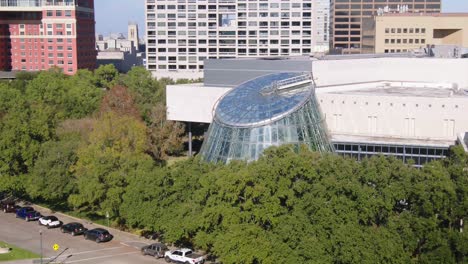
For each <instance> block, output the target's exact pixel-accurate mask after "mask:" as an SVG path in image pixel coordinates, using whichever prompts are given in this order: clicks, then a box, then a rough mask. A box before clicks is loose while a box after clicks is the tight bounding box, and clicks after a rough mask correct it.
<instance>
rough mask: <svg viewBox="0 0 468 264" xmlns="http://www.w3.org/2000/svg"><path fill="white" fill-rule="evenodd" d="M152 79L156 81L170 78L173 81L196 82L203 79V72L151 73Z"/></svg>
mask: <svg viewBox="0 0 468 264" xmlns="http://www.w3.org/2000/svg"><path fill="white" fill-rule="evenodd" d="M151 73H152V75H153V77H154V78H156V79H161V78H170V79H173V80H180V79H189V80H198V79H201V78H203V71H198V70H197V71H188V70H187V71H184V72H179V71H152V72H151Z"/></svg>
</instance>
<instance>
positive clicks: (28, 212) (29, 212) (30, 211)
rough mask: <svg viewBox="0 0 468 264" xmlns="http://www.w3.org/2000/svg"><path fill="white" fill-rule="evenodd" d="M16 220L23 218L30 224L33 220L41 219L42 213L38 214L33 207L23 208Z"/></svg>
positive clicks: (19, 210) (17, 212) (17, 213)
mask: <svg viewBox="0 0 468 264" xmlns="http://www.w3.org/2000/svg"><path fill="white" fill-rule="evenodd" d="M16 218H23V219H24V220H26V221H27V222H29V221H31V220H38V219H39V218H41V213H39V212H36V210H34V208H32V207H21V208H20V209H18V211H16Z"/></svg>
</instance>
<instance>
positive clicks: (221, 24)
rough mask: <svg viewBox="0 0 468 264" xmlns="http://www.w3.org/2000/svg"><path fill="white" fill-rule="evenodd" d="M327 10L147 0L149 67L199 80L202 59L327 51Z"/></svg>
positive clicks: (299, 4) (318, 0)
mask: <svg viewBox="0 0 468 264" xmlns="http://www.w3.org/2000/svg"><path fill="white" fill-rule="evenodd" d="M329 10H330V0H292V1H288V2H279V1H274V0H267V1H260V0H254V1H246V0H226V1H222V2H211V1H206V0H204V1H197V2H195V1H191V0H189V1H187V0H181V1H178V2H177V3H176V2H173V1H163V0H146V14H145V15H146V38H147V40H146V44H147V50H146V51H147V68H148V69H149V70H150V71H152V72H153V73H154V76H156V77H172V78H199V77H201V76H202V70H203V67H204V65H203V61H204V60H205V59H215V58H249V57H278V56H303V55H311V54H314V53H316V52H326V51H328V49H329V46H330V44H329V41H330V40H329V37H328V34H329V21H330V19H329Z"/></svg>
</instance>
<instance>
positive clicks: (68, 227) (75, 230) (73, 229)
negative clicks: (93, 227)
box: [60, 222, 88, 236]
mask: <svg viewBox="0 0 468 264" xmlns="http://www.w3.org/2000/svg"><path fill="white" fill-rule="evenodd" d="M60 230H61V231H62V233H70V234H71V235H72V236H77V235H82V234H84V233H85V232H86V231H88V229H87V228H85V227H84V226H83V225H82V224H80V223H76V222H72V223H68V224H65V225H63V226H62V227H61V228H60Z"/></svg>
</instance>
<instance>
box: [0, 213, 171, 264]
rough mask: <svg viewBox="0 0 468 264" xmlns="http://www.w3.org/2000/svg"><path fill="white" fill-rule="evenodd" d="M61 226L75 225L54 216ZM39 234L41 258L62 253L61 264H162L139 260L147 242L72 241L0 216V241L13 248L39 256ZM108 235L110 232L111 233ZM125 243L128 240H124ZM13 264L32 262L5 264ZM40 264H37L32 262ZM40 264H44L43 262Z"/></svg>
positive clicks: (57, 230)
mask: <svg viewBox="0 0 468 264" xmlns="http://www.w3.org/2000/svg"><path fill="white" fill-rule="evenodd" d="M57 217H58V218H59V220H61V221H63V222H64V223H68V222H76V220H75V219H71V218H67V217H64V216H59V215H57ZM84 225H85V227H87V228H88V229H92V228H96V227H97V226H94V225H93V224H85V223H84ZM41 230H42V248H43V256H44V258H50V257H54V256H57V255H58V254H59V253H60V252H62V251H63V250H64V249H67V250H65V252H64V253H63V254H62V255H61V256H60V257H59V258H58V260H59V261H61V263H80V264H92V263H102V264H126V263H129V264H133V263H142V264H145V263H153V264H154V263H165V261H164V260H163V259H160V260H156V259H155V258H153V257H150V256H142V255H141V253H140V248H141V247H142V246H144V245H145V244H147V242H145V241H142V240H139V239H132V237H131V236H125V235H122V234H120V235H117V238H115V237H114V239H113V240H112V241H109V242H105V243H99V244H97V243H96V242H94V241H90V240H85V239H84V237H83V236H75V237H72V236H71V235H70V234H62V233H61V232H60V228H55V229H47V228H46V227H44V226H39V225H38V222H37V221H32V222H26V221H25V220H22V219H19V218H16V217H15V214H13V213H8V214H5V213H3V212H0V241H4V242H7V243H9V244H13V245H16V246H18V247H20V248H24V249H27V250H29V251H32V252H35V253H37V254H40V252H41V250H40V248H41V247H40V241H41V239H40V238H41V236H40V234H39V231H41ZM111 233H112V231H111ZM125 239H129V240H125ZM54 244H57V245H59V250H58V251H55V250H54V249H53V246H54ZM9 263H15V264H23V263H24V264H26V263H33V261H31V260H29V261H16V262H9ZM34 263H40V262H34ZM44 263H47V262H46V261H44Z"/></svg>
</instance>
